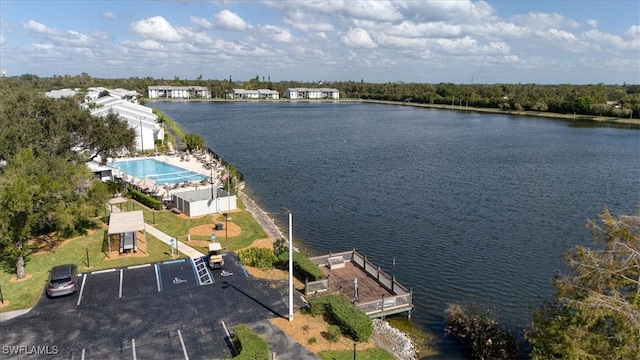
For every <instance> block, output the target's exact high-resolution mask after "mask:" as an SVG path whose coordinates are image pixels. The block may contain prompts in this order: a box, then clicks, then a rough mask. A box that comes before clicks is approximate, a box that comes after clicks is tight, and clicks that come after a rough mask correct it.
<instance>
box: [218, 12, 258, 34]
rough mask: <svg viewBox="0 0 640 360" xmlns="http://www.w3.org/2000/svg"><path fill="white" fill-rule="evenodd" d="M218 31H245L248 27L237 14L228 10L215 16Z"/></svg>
mask: <svg viewBox="0 0 640 360" xmlns="http://www.w3.org/2000/svg"><path fill="white" fill-rule="evenodd" d="M215 18H216V21H217V25H218V27H219V28H220V29H223V30H231V31H245V30H247V29H249V28H250V26H249V25H247V23H246V22H245V21H244V20H243V19H242V18H241V17H240V16H238V14H236V13H234V12H231V11H229V10H222V11H220V12H219V13H218V14H216V16H215Z"/></svg>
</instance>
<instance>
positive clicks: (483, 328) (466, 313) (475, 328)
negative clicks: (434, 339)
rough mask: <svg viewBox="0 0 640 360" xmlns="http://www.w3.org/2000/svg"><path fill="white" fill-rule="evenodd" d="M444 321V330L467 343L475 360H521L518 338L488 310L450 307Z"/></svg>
mask: <svg viewBox="0 0 640 360" xmlns="http://www.w3.org/2000/svg"><path fill="white" fill-rule="evenodd" d="M445 322H446V327H445V331H446V332H447V333H449V334H452V335H454V336H455V337H456V338H458V339H459V340H460V341H461V342H462V343H464V345H465V346H466V347H467V349H468V350H469V352H470V355H471V357H472V358H474V359H519V358H520V357H521V356H522V354H521V352H520V348H519V346H518V338H517V336H516V335H515V334H514V333H513V332H512V331H510V330H508V329H506V328H504V327H502V326H500V325H499V324H498V321H497V320H495V319H494V317H493V314H492V313H491V311H489V310H486V309H483V308H481V307H479V306H472V307H471V308H469V309H465V308H464V307H463V306H462V305H458V304H449V305H448V306H447V309H446V310H445Z"/></svg>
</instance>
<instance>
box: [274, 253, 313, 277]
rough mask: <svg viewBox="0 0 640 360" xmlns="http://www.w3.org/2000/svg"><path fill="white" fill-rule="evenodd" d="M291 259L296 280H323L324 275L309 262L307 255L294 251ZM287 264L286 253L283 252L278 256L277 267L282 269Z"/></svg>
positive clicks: (287, 255) (287, 257)
mask: <svg viewBox="0 0 640 360" xmlns="http://www.w3.org/2000/svg"><path fill="white" fill-rule="evenodd" d="M292 258H293V263H294V270H293V274H294V275H295V277H296V278H298V280H300V281H303V282H304V281H305V280H309V281H316V280H320V279H324V273H323V272H322V270H320V268H318V265H316V264H314V263H313V262H312V261H311V260H309V258H308V257H307V255H305V254H303V253H301V252H298V251H296V252H294V253H293V255H292ZM288 264H289V253H288V252H284V253H281V254H280V255H278V266H279V267H283V268H284V267H287V266H288Z"/></svg>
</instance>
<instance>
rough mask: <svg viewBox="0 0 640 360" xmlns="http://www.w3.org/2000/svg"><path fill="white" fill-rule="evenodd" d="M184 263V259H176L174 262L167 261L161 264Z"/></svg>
mask: <svg viewBox="0 0 640 360" xmlns="http://www.w3.org/2000/svg"><path fill="white" fill-rule="evenodd" d="M181 262H184V259H176V260H167V261H165V262H163V263H162V264H163V265H165V264H177V263H181Z"/></svg>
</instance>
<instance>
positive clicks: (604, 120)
mask: <svg viewBox="0 0 640 360" xmlns="http://www.w3.org/2000/svg"><path fill="white" fill-rule="evenodd" d="M341 101H342V100H341ZM361 101H362V102H366V103H372V104H386V105H402V106H415V107H424V108H431V109H441V110H453V111H460V112H477V113H487V114H504V115H517V116H531V117H543V118H549V119H559V120H567V121H590V122H595V123H600V124H612V125H616V126H620V127H630V128H634V129H636V128H640V119H627V118H615V117H606V116H593V115H580V114H558V113H547V112H537V111H515V110H501V109H495V108H480V107H474V106H460V105H445V104H421V103H411V102H397V101H384V100H361Z"/></svg>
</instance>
